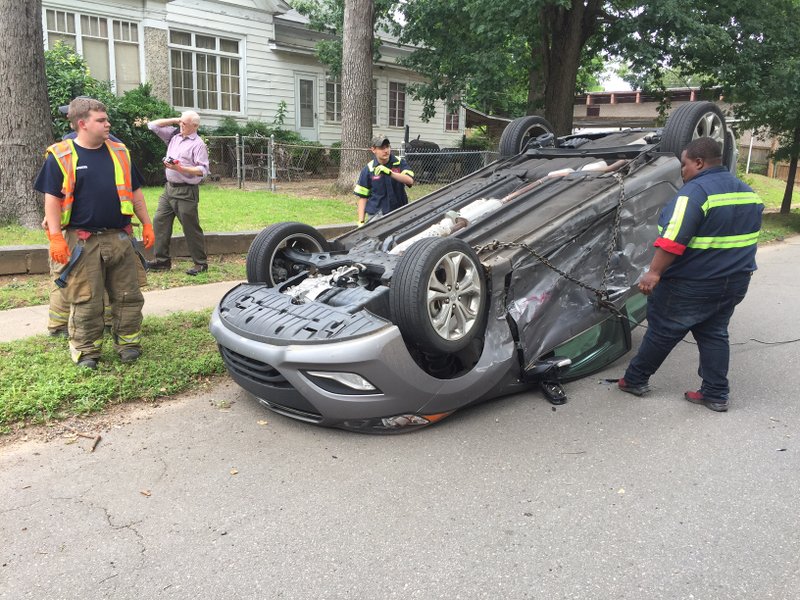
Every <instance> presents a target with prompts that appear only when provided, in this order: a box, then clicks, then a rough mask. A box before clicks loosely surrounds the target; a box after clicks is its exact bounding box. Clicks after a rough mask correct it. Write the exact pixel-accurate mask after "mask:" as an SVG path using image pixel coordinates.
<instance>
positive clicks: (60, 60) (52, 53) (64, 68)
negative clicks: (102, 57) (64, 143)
mask: <svg viewBox="0 0 800 600" xmlns="http://www.w3.org/2000/svg"><path fill="white" fill-rule="evenodd" d="M44 66H45V73H46V75H47V95H48V98H49V101H50V114H51V115H52V118H53V139H54V140H55V139H61V137H62V136H63V135H64V134H66V133H69V132H70V131H71V128H70V126H69V122H68V121H67V119H66V117H65V116H64V115H62V114H61V113H60V112H59V110H58V108H59V107H60V106H64V105H66V104H69V103H70V102H71V101H72V99H73V98H75V97H76V96H91V97H92V98H97V99H98V100H100V101H101V102H103V103H104V104H106V105H107V106H108V105H109V104H110V103H112V102H113V99H114V93H113V92H112V91H111V85H110V84H109V83H108V82H101V81H98V80H96V79H94V78H93V77H91V76H90V75H89V66H88V65H87V64H86V61H85V60H84V59H83V57H82V56H81V55H80V54H78V53H77V52H75V50H74V49H73V48H72V47H70V46H67V45H66V44H64V43H63V42H56V44H55V45H54V46H53V48H51V49H50V50H47V51H46V52H45V53H44ZM109 117H111V112H110V111H109ZM112 122H113V121H112Z"/></svg>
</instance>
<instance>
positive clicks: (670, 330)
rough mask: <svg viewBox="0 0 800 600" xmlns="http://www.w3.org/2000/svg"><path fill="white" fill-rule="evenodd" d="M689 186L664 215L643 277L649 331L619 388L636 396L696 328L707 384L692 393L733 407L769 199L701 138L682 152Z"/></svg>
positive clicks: (719, 407)
mask: <svg viewBox="0 0 800 600" xmlns="http://www.w3.org/2000/svg"><path fill="white" fill-rule="evenodd" d="M681 176H682V177H683V181H684V186H683V187H682V188H681V189H680V190H678V194H677V197H676V198H675V199H674V200H672V201H671V202H670V203H669V204H667V205H666V206H665V207H664V209H663V211H662V212H661V216H660V218H659V221H658V228H659V237H658V239H656V241H655V244H654V245H655V247H656V252H655V256H654V257H653V260H652V262H651V263H650V270H649V271H648V272H647V273H645V274H644V275H643V276H642V278H641V279H640V281H639V290H641V292H642V293H643V294H646V295H648V299H647V327H648V328H647V332H646V333H645V335H644V338H643V340H642V345H641V347H640V348H639V352H638V353H637V354H636V356H635V357H634V358H633V360H631V362H630V364H629V365H628V368H627V370H626V371H625V375H624V377H623V378H622V379H620V380H619V382H618V386H619V389H621V390H622V391H623V392H628V393H630V394H634V395H636V396H641V395H642V394H644V393H646V392H648V391H650V386H649V385H648V380H649V378H650V376H651V375H652V374H653V373H655V372H656V371H657V370H658V368H659V367H660V366H661V363H662V362H663V361H664V360H665V359H666V358H667V356H668V355H669V353H670V352H671V351H672V349H673V348H674V347H675V345H676V344H677V343H678V342H680V341H681V340H682V339H683V338H684V336H685V335H686V334H687V333H688V332H689V331H691V332H692V335H693V336H694V339H695V340H696V341H697V348H698V350H699V352H700V366H699V368H698V375H699V376H700V378H701V379H702V384H701V386H700V389H699V390H698V391H689V392H686V393H685V394H684V398H686V400H688V401H689V402H692V403H694V404H703V405H704V406H706V407H707V408H709V409H711V410H713V411H717V412H724V411H726V410H728V404H729V402H728V394H729V387H728V364H729V362H730V348H729V344H728V323H729V322H730V319H731V316H732V315H733V311H734V308H735V307H736V305H737V304H739V303H740V302H741V301H742V300H743V299H744V297H745V294H746V293H747V287H748V285H749V284H750V278H751V275H752V274H753V271H755V270H756V261H755V257H756V244H757V242H758V232H759V230H760V229H761V213H762V212H763V210H764V205H763V203H762V201H761V199H760V198H759V197H758V196H757V195H756V194H755V193H754V192H753V190H752V189H750V187H749V186H748V185H746V184H745V183H743V182H742V181H740V180H739V179H737V178H736V177H735V176H734V175H732V174H731V173H730V172H729V171H728V170H727V169H726V168H725V167H723V166H722V149H721V148H720V145H719V144H718V143H717V142H715V141H714V140H712V139H711V138H707V137H704V138H698V139H696V140H694V141H692V142H691V143H689V145H687V146H686V149H685V150H684V151H683V153H682V154H681Z"/></svg>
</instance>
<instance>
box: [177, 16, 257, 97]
mask: <svg viewBox="0 0 800 600" xmlns="http://www.w3.org/2000/svg"><path fill="white" fill-rule="evenodd" d="M169 46H170V63H171V64H170V72H171V82H172V103H173V104H174V105H175V106H180V107H187V108H199V109H202V110H220V111H225V112H241V110H242V108H241V71H240V67H241V60H242V57H241V54H240V51H239V41H238V40H233V39H229V38H222V37H218V36H213V35H204V34H199V33H190V32H186V31H175V30H172V31H170V32H169Z"/></svg>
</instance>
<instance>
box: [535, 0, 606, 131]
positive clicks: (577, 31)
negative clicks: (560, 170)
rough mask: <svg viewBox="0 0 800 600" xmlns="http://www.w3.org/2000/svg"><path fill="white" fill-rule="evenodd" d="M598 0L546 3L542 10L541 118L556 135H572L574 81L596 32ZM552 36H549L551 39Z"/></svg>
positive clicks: (599, 6)
mask: <svg viewBox="0 0 800 600" xmlns="http://www.w3.org/2000/svg"><path fill="white" fill-rule="evenodd" d="M600 8H601V2H600V0H588V1H586V2H585V1H584V0H572V2H571V7H570V8H565V7H564V6H561V5H558V4H548V5H547V6H545V7H544V8H543V9H542V24H543V26H542V35H543V36H544V43H543V51H544V53H545V55H544V72H545V77H546V78H547V82H546V85H545V102H544V104H545V114H544V116H545V118H546V119H547V120H548V121H550V124H551V125H553V128H554V129H555V131H556V134H558V135H567V134H569V133H572V117H573V111H574V108H573V105H574V104H575V81H576V79H577V76H578V67H579V65H580V60H581V50H582V49H583V46H584V44H585V43H586V40H588V39H589V38H590V37H591V36H592V35H593V34H594V33H595V31H596V30H597V27H598V23H599V15H600ZM551 36H552V37H551Z"/></svg>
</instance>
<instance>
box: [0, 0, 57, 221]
mask: <svg viewBox="0 0 800 600" xmlns="http://www.w3.org/2000/svg"><path fill="white" fill-rule="evenodd" d="M0 14H1V15H3V16H2V18H0V73H2V82H0V90H2V91H1V92H0V98H2V101H0V223H19V224H20V225H23V226H25V227H31V228H33V227H39V224H40V223H41V221H42V215H43V212H44V211H43V198H42V195H41V194H40V193H39V192H35V191H34V190H33V181H34V179H35V178H36V174H37V172H38V171H39V168H40V167H41V166H42V155H43V153H44V149H45V148H46V147H47V146H48V145H49V144H50V143H51V142H52V140H53V131H52V125H51V122H50V109H49V103H48V100H47V78H46V77H45V71H44V45H43V41H42V40H43V37H42V3H41V0H0Z"/></svg>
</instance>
